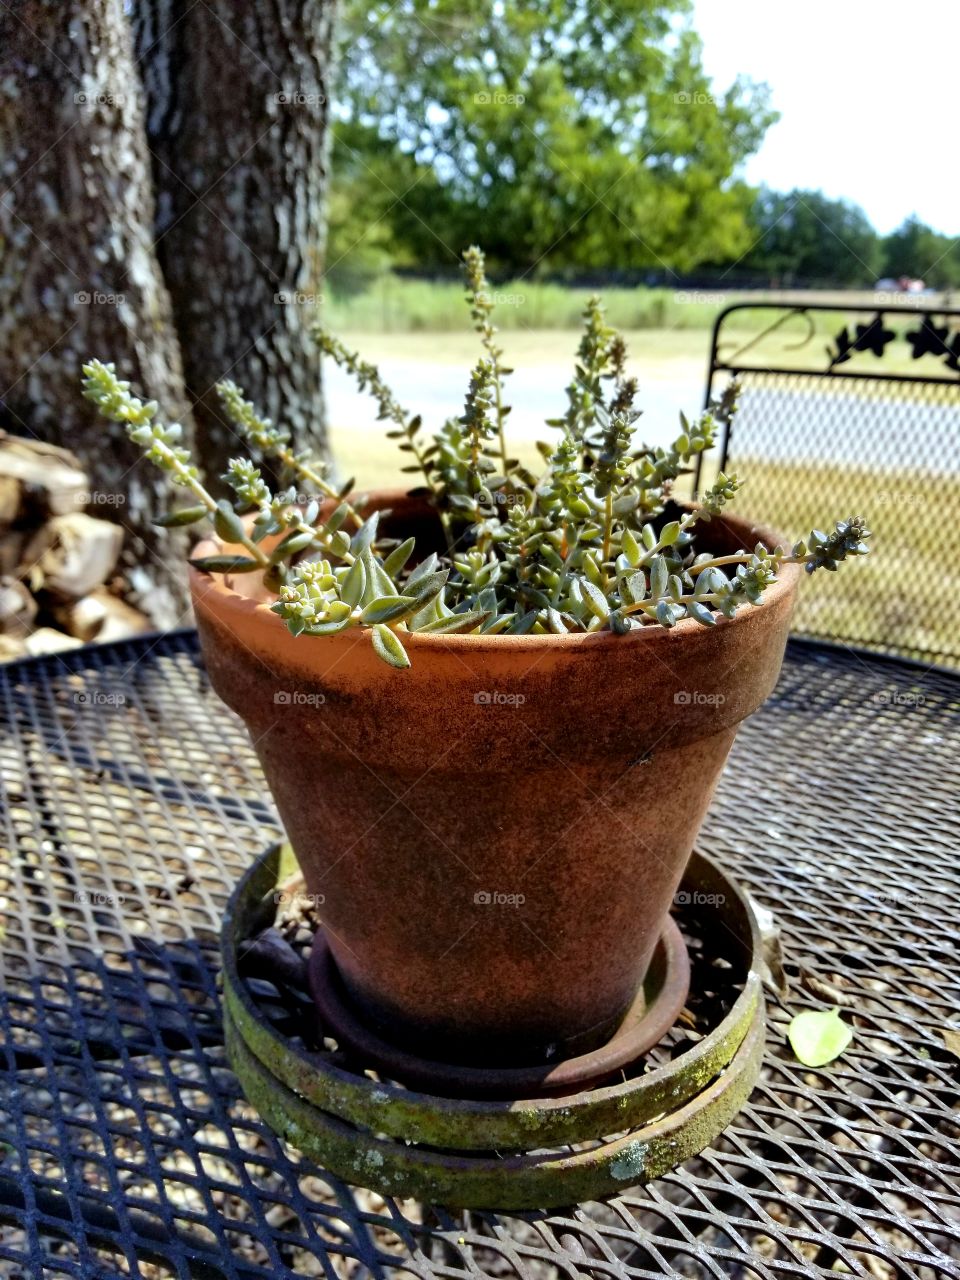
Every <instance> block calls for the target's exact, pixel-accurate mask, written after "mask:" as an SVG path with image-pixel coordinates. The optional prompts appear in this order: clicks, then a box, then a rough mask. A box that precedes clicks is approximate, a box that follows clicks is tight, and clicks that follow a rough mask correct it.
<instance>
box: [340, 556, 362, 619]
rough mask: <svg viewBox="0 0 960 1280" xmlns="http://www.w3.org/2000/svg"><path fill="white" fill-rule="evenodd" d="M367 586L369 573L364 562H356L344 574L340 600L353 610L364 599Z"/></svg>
mask: <svg viewBox="0 0 960 1280" xmlns="http://www.w3.org/2000/svg"><path fill="white" fill-rule="evenodd" d="M366 585H367V571H366V569H365V568H364V567H363V561H362V560H354V562H353V564H352V565H351V566H350V568H349V569H348V570H347V572H346V573H345V574H344V577H343V580H342V581H341V583H340V599H341V600H343V601H345V602H346V603H347V604H348V605H350V606H351V607H352V608H356V606H357V605H358V604H359V603H360V601H361V600H362V599H363V592H364V588H365V587H366Z"/></svg>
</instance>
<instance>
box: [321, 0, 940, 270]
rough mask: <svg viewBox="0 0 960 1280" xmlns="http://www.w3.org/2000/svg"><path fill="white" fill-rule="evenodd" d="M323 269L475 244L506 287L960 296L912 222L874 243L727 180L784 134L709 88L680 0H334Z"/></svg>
mask: <svg viewBox="0 0 960 1280" xmlns="http://www.w3.org/2000/svg"><path fill="white" fill-rule="evenodd" d="M340 48H341V53H340V64H341V65H340V79H339V86H338V90H337V102H336V104H335V112H334V119H335V126H334V155H333V179H332V189H331V192H330V200H329V215H330V233H329V246H328V254H327V264H328V269H329V271H330V273H331V277H332V279H333V280H334V281H336V280H337V279H339V280H340V281H342V282H344V283H349V281H350V280H351V279H361V280H362V279H363V278H364V277H365V276H368V275H370V274H373V273H376V272H377V271H379V270H383V269H386V268H387V267H391V268H396V267H398V266H400V267H403V266H407V267H412V268H416V269H418V270H420V271H424V272H443V271H444V270H445V269H450V268H452V267H454V265H455V263H456V261H457V259H458V256H459V253H460V251H461V250H462V249H463V248H464V247H465V246H466V245H467V244H470V243H472V242H474V241H476V240H482V242H483V246H484V248H485V249H486V251H487V254H488V258H489V260H490V263H491V266H492V268H493V269H494V271H495V272H496V273H498V274H500V275H503V276H506V275H510V274H514V275H516V274H521V273H527V272H536V273H538V274H544V273H549V274H552V275H555V274H557V273H558V272H568V273H583V272H585V271H586V272H588V271H590V270H591V269H600V270H609V269H616V270H619V271H623V272H627V273H642V272H644V271H649V272H651V273H653V274H655V275H657V274H661V273H666V274H669V273H671V272H675V273H678V274H679V275H681V276H686V277H689V276H690V275H691V273H694V272H697V271H699V270H702V269H705V270H709V269H711V268H712V269H715V270H717V271H718V273H719V272H722V271H726V270H727V269H730V268H733V269H735V270H736V271H737V273H738V274H739V275H741V276H743V277H746V278H752V277H756V278H757V279H758V280H768V281H770V282H782V283H784V284H791V283H801V282H804V283H805V282H816V283H833V284H836V285H861V286H865V285H870V284H872V283H873V282H874V281H875V280H876V279H877V278H879V277H882V276H884V275H890V276H896V277H899V276H904V275H906V276H920V277H922V278H923V279H924V280H926V281H927V282H928V283H929V284H931V285H933V286H935V287H944V286H950V285H957V284H960V250H958V248H957V247H956V246H954V245H953V244H952V241H951V239H950V238H949V237H946V236H939V235H938V234H937V233H936V232H934V231H932V230H931V229H930V228H928V227H925V226H924V225H923V224H922V223H919V222H918V221H916V220H915V219H910V220H908V221H907V222H906V223H905V224H904V225H903V227H901V228H900V229H899V230H898V231H897V232H895V233H894V234H893V235H890V236H886V237H881V236H879V235H878V234H877V233H876V231H875V230H874V229H873V227H871V225H870V223H869V221H868V220H867V218H866V215H865V214H864V213H863V211H862V210H860V209H859V208H857V207H856V206H855V205H852V204H849V203H847V202H845V201H842V200H830V199H828V198H827V197H826V196H824V195H823V194H822V193H820V192H809V191H792V192H789V193H787V194H780V193H777V192H771V191H760V192H757V191H756V190H755V189H753V188H751V187H749V186H748V185H747V184H745V183H744V182H743V181H742V180H740V179H739V177H738V176H737V175H738V174H739V172H740V169H741V165H742V162H743V161H744V160H745V159H746V158H747V157H748V156H749V155H751V154H752V153H753V152H755V151H756V150H757V148H758V147H759V145H760V143H761V141H762V139H763V136H764V134H765V132H766V130H767V128H768V127H769V125H770V124H771V123H773V121H774V120H775V119H776V118H777V117H776V113H775V112H773V111H772V110H771V109H770V105H769V93H768V90H767V88H766V86H764V85H757V84H754V83H752V82H750V81H748V80H745V79H742V78H740V79H738V80H736V81H735V82H734V84H733V85H732V86H730V88H728V89H727V90H725V91H723V92H718V91H717V90H715V88H714V86H713V85H712V84H711V82H710V80H709V78H708V77H707V75H706V73H705V72H704V69H703V64H702V47H701V43H700V40H699V38H698V36H697V35H696V33H695V32H694V31H693V29H692V27H691V25H690V5H689V0H611V2H610V3H605V4H602V5H596V4H593V3H591V0H346V3H345V5H344V10H343V17H342V25H341V43H340Z"/></svg>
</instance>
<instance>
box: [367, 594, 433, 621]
mask: <svg viewBox="0 0 960 1280" xmlns="http://www.w3.org/2000/svg"><path fill="white" fill-rule="evenodd" d="M418 605H419V601H418V600H417V597H416V596H378V597H377V599H376V600H373V601H371V602H370V604H368V605H367V606H366V608H365V609H364V610H363V612H362V613H361V614H360V621H361V622H366V623H374V622H396V621H397V619H398V618H403V617H405V616H406V615H407V614H408V613H410V612H411V610H413V609H416V608H417V607H418Z"/></svg>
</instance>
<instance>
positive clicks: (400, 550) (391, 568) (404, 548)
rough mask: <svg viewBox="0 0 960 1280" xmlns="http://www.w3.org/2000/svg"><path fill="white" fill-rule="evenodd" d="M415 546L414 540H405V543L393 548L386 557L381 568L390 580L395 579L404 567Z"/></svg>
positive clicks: (415, 541)
mask: <svg viewBox="0 0 960 1280" xmlns="http://www.w3.org/2000/svg"><path fill="white" fill-rule="evenodd" d="M416 545H417V540H416V538H407V540H406V542H401V543H400V545H399V546H398V547H394V549H393V550H392V551H391V552H390V554H389V555H388V556H387V557H386V559H385V560H384V562H383V567H384V569H385V570H386V571H387V573H389V575H390V577H391V578H396V576H397V574H398V573H400V571H401V570H402V569H403V567H404V565H405V564H406V563H407V561H408V560H409V559H410V557H411V556H412V555H413V552H414V548H415V547H416Z"/></svg>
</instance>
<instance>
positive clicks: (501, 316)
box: [325, 276, 946, 334]
mask: <svg viewBox="0 0 960 1280" xmlns="http://www.w3.org/2000/svg"><path fill="white" fill-rule="evenodd" d="M491 291H492V293H493V294H494V300H495V301H496V303H497V313H496V322H497V324H498V325H499V327H500V328H501V329H502V330H512V329H521V330H522V329H533V330H542V329H561V330H562V329H577V328H578V327H579V325H580V318H581V315H582V313H583V309H584V307H585V305H586V303H587V299H588V298H589V297H590V296H591V294H593V293H599V294H600V295H601V296H602V297H603V300H604V304H605V306H606V308H607V315H608V318H609V320H610V322H611V324H614V325H616V327H617V328H619V329H692V330H696V331H699V332H703V331H705V330H709V329H710V327H711V326H712V325H713V322H714V320H715V319H716V317H717V315H718V314H719V313H720V312H721V311H722V310H723V309H724V308H725V307H727V306H730V305H731V304H733V303H737V302H751V301H752V302H759V301H772V302H789V303H794V302H799V303H802V302H810V303H813V302H817V303H828V304H831V305H833V304H836V305H837V306H842V305H844V304H845V303H846V304H851V305H852V304H866V305H867V306H873V305H875V304H876V303H877V302H878V298H877V296H876V295H875V294H874V293H873V292H872V291H871V290H782V291H770V290H766V291H759V290H754V291H745V290H734V289H732V288H729V287H727V286H725V285H724V283H723V282H722V281H720V282H719V283H718V284H717V285H716V286H715V287H713V288H709V289H689V288H683V289H681V288H677V289H673V288H654V289H651V288H646V287H645V286H642V285H641V286H636V287H634V288H623V287H606V288H597V289H582V288H568V287H567V286H565V285H560V284H543V283H538V282H536V281H533V280H514V281H508V282H505V283H502V284H497V285H493V286H491ZM880 300H881V301H882V302H883V303H884V304H890V303H891V302H892V303H893V305H906V306H909V305H911V304H910V300H909V299H905V298H899V297H897V296H896V295H894V297H893V298H891V296H890V295H889V294H883V295H882V296H881V299H880ZM916 303H917V299H914V300H913V305H916ZM920 303H921V305H923V306H929V305H931V304H937V305H946V301H945V300H943V299H940V298H936V297H932V296H928V297H924V298H923V299H921V300H920ZM832 321H833V317H831V318H830V322H831V323H832ZM325 323H326V324H327V325H328V326H329V327H330V328H331V329H333V330H334V331H335V332H338V333H340V332H348V331H352V332H357V333H360V332H363V333H415V334H416V333H443V334H449V333H451V332H457V331H458V330H461V329H464V328H466V327H467V323H468V315H467V309H466V305H465V303H464V295H463V289H462V288H461V286H460V285H459V284H458V283H457V282H455V281H450V282H438V281H428V280H412V279H403V278H400V277H396V276H383V277H381V278H380V279H378V280H375V281H372V282H371V283H370V284H369V285H368V286H367V287H366V288H365V289H363V290H362V291H359V292H350V293H337V292H335V291H330V292H329V293H328V297H327V300H326V303H325ZM765 323H766V321H765V320H763V319H762V318H761V313H758V312H754V313H752V314H751V315H749V316H744V317H742V318H741V319H740V321H739V322H738V324H739V326H740V327H741V328H743V329H745V330H747V331H748V332H756V331H757V330H759V329H761V328H763V327H764V324H765ZM835 327H839V324H837V325H836V326H835ZM831 332H832V330H831Z"/></svg>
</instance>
